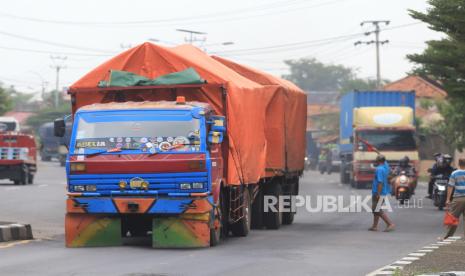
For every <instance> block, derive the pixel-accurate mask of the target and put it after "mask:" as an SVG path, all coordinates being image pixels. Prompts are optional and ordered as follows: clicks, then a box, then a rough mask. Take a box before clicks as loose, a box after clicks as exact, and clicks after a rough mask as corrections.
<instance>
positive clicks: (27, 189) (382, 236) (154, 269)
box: [0, 162, 443, 276]
mask: <svg viewBox="0 0 465 276" xmlns="http://www.w3.org/2000/svg"><path fill="white" fill-rule="evenodd" d="M300 193H301V194H302V195H311V196H316V195H341V196H344V198H345V199H348V198H349V197H350V196H351V195H352V196H353V195H357V194H359V195H367V194H369V190H354V189H351V188H350V187H349V186H347V185H342V184H340V183H339V175H338V174H333V175H330V176H327V175H325V176H321V175H319V174H318V173H316V172H309V173H306V174H305V176H304V177H303V178H302V179H301V189H300ZM424 194H425V187H424V186H422V185H420V187H419V188H418V190H417V198H423V196H424ZM64 203H65V174H64V171H63V168H61V167H59V165H58V164H57V163H53V162H51V163H40V166H39V173H38V175H37V178H36V183H35V184H34V185H29V186H14V185H11V184H8V182H5V181H3V182H0V221H14V222H19V223H30V224H32V228H33V231H34V235H35V237H36V238H37V240H35V241H31V242H24V243H3V244H2V243H0V275H223V276H225V275H254V276H256V275H365V274H366V273H369V272H371V271H373V270H375V269H377V268H379V267H381V266H383V265H386V264H389V263H391V262H393V261H396V260H397V259H398V258H399V257H402V256H405V255H406V254H408V253H410V252H412V251H413V250H416V249H418V248H420V247H422V246H424V245H426V244H429V243H431V242H432V241H434V240H435V238H436V237H437V236H439V235H440V233H441V230H442V228H441V222H442V216H443V214H442V213H441V212H439V211H437V210H436V209H435V208H434V207H433V206H432V205H431V203H430V202H429V201H428V200H424V206H423V208H408V209H405V208H402V209H400V208H397V207H396V208H395V210H394V212H393V213H391V214H390V215H391V217H392V218H393V219H394V221H395V223H396V224H397V230H396V231H395V232H392V233H384V232H369V231H367V229H368V227H369V226H370V223H371V219H372V217H371V214H369V213H365V212H363V213H337V212H336V213H321V212H320V213H309V212H305V211H302V210H300V211H301V212H300V213H299V214H298V215H297V216H296V219H295V223H294V224H293V225H290V226H283V227H281V229H280V230H277V231H276V230H253V231H252V232H251V233H250V234H249V236H247V237H242V238H235V237H231V238H228V239H227V240H225V241H224V242H222V243H221V244H220V245H219V246H217V247H214V248H206V249H191V250H179V249H177V250H166V249H163V250H160V249H152V248H150V245H149V244H146V243H141V244H132V245H127V246H123V247H107V248H73V249H69V248H65V247H64V228H63V222H64V210H65V206H64Z"/></svg>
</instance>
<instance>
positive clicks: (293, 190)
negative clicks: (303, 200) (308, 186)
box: [282, 177, 299, 225]
mask: <svg viewBox="0 0 465 276" xmlns="http://www.w3.org/2000/svg"><path fill="white" fill-rule="evenodd" d="M288 185H289V186H290V187H288V188H289V192H287V193H286V195H289V196H291V197H290V199H286V201H288V200H289V203H287V202H286V204H285V206H289V207H288V208H290V209H291V210H290V211H288V212H284V211H283V220H282V224H284V225H290V224H292V223H293V222H294V216H295V213H296V212H293V211H292V207H293V206H294V205H295V203H293V201H294V199H295V198H294V196H296V195H297V194H298V193H299V192H298V191H299V178H298V177H295V178H293V179H292V180H290V183H289V184H288Z"/></svg>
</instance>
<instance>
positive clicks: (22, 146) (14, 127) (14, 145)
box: [0, 117, 37, 185]
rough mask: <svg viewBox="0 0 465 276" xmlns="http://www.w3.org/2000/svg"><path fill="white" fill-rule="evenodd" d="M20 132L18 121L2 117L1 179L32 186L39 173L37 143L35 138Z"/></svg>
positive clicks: (0, 141)
mask: <svg viewBox="0 0 465 276" xmlns="http://www.w3.org/2000/svg"><path fill="white" fill-rule="evenodd" d="M18 131H19V123H18V121H17V120H15V119H14V118H11V117H0V179H9V180H11V181H13V182H14V184H15V185H19V184H21V185H26V184H32V183H33V182H34V175H35V173H36V171H37V167H36V143H35V140H34V137H33V136H31V135H28V134H24V133H20V132H18Z"/></svg>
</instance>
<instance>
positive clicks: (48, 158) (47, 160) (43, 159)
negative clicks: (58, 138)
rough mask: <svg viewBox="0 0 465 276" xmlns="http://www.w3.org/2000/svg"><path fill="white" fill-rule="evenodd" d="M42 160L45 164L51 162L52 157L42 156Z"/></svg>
mask: <svg viewBox="0 0 465 276" xmlns="http://www.w3.org/2000/svg"><path fill="white" fill-rule="evenodd" d="M40 160H42V161H44V162H50V161H52V157H50V156H41V157H40Z"/></svg>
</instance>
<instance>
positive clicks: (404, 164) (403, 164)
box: [399, 156, 410, 167]
mask: <svg viewBox="0 0 465 276" xmlns="http://www.w3.org/2000/svg"><path fill="white" fill-rule="evenodd" d="M409 163H410V158H408V156H404V158H402V159H400V160H399V166H401V167H408V165H409Z"/></svg>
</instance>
